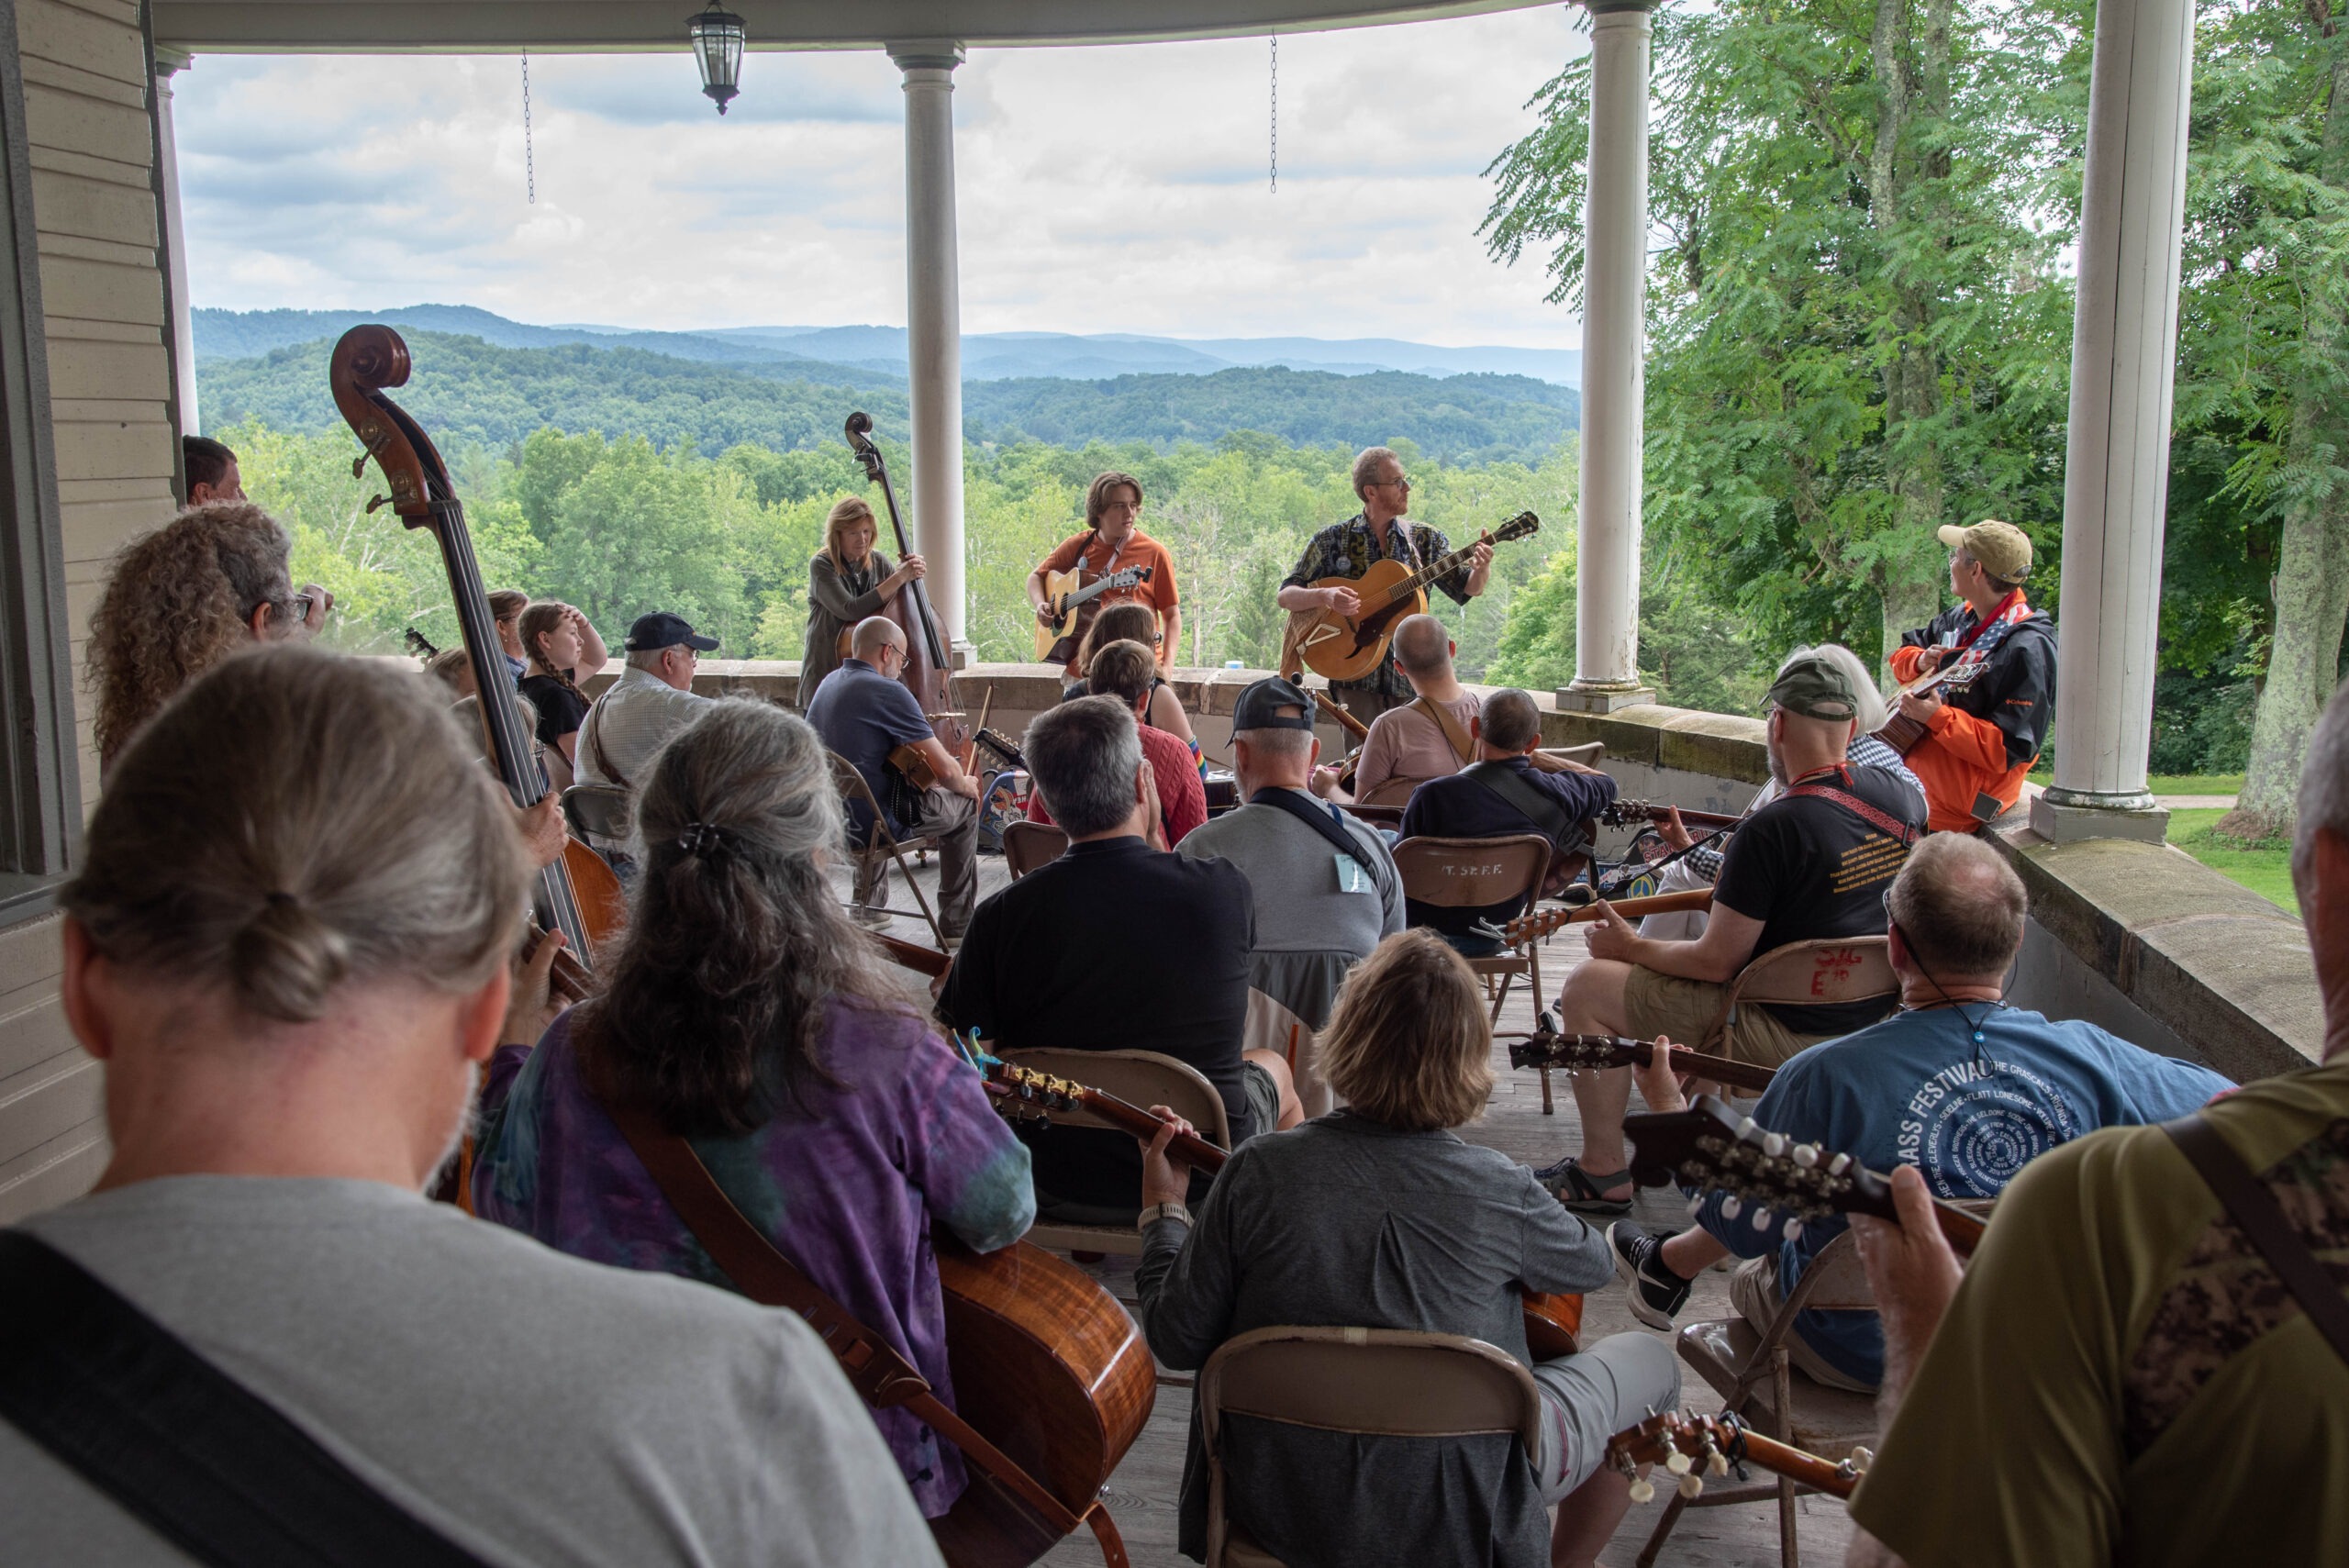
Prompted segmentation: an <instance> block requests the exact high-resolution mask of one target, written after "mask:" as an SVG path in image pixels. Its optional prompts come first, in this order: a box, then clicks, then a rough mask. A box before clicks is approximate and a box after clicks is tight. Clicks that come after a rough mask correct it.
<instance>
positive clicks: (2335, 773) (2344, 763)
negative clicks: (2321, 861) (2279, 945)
mask: <svg viewBox="0 0 2349 1568" xmlns="http://www.w3.org/2000/svg"><path fill="white" fill-rule="evenodd" d="M2320 831H2324V832H2330V833H2334V834H2337V835H2339V836H2340V837H2341V838H2343V839H2344V840H2349V684H2344V685H2343V686H2342V687H2341V688H2340V689H2339V690H2338V691H2336V692H2334V693H2333V694H2332V700H2331V701H2330V702H2328V703H2326V704H2325V705H2324V711H2323V712H2322V713H2321V714H2320V715H2318V716H2317V721H2316V728H2315V729H2314V730H2313V731H2312V732H2310V736H2309V754H2308V757H2307V759H2306V761H2304V762H2302V763H2301V765H2300V799H2299V827H2298V828H2297V829H2296V831H2295V832H2294V834H2293V839H2292V885H2293V888H2294V889H2295V890H2296V891H2297V892H2298V893H2299V895H2300V906H2301V907H2302V908H2303V909H2306V908H2311V907H2313V906H2314V904H2315V895H2316V836H2317V834H2318V833H2319V832H2320Z"/></svg>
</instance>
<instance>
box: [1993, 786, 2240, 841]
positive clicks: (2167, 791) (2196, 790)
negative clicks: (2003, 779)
mask: <svg viewBox="0 0 2349 1568" xmlns="http://www.w3.org/2000/svg"><path fill="white" fill-rule="evenodd" d="M2031 782H2032V783H2033V784H2037V785H2039V787H2040V788H2042V789H2045V788H2046V787H2047V786H2048V785H2050V784H2054V782H2055V774H2054V772H2053V771H2043V772H2041V773H2033V774H2032V775H2031ZM2145 787H2146V788H2148V789H2150V790H2152V791H2153V792H2154V794H2155V795H2241V794H2242V793H2243V775H2242V774H2241V773H2155V774H2154V776H2153V777H2152V778H2150V779H2148V780H2147V781H2146V782H2145ZM2176 837H2177V835H2176V829H2175V828H2172V830H2171V833H2170V839H2171V841H2172V842H2173V843H2174V842H2176Z"/></svg>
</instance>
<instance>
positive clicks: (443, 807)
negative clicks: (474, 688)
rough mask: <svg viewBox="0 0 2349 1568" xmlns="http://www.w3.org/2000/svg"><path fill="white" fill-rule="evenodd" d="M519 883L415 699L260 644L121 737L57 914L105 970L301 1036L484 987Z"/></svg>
mask: <svg viewBox="0 0 2349 1568" xmlns="http://www.w3.org/2000/svg"><path fill="white" fill-rule="evenodd" d="M528 873H529V868H528V866H527V864H526V863H525V859H524V856H523V852H522V845H521V841H520V840H519V838H518V835H517V834H516V833H515V831H514V827H513V823H512V821H511V820H510V818H509V817H508V815H507V809H506V806H505V805H504V803H503V802H502V801H501V800H500V799H499V798H498V796H497V795H496V793H495V786H494V785H493V784H491V783H490V782H489V778H488V775H486V774H485V773H483V772H482V770H481V768H480V767H479V766H478V765H476V764H475V763H474V762H473V759H472V758H471V757H470V756H469V755H468V754H467V752H466V750H465V746H464V744H463V741H462V740H461V739H460V737H459V734H458V730H457V728H456V725H455V724H454V723H453V722H452V721H451V719H450V717H449V716H448V713H447V709H446V706H445V705H444V703H443V702H442V700H441V699H440V697H439V696H438V695H435V693H434V692H433V690H432V689H431V688H429V687H428V686H427V685H426V684H424V683H422V682H420V681H417V679H415V677H414V676H413V675H412V674H411V673H408V672H406V671H404V670H402V669H400V668H399V667H398V666H396V665H393V664H389V663H384V664H378V663H376V662H373V661H367V660H358V659H350V658H345V657H342V656H340V655H339V654H333V653H328V652H324V651H320V650H317V649H313V648H307V647H301V646H279V647H271V648H265V649H259V650H256V651H251V652H249V653H241V654H239V655H237V656H235V657H233V658H230V659H228V660H226V661H224V662H222V663H221V664H219V665H218V666H217V668H215V669H214V670H212V671H211V672H210V673H207V674H206V675H204V676H202V677H201V678H200V679H198V680H197V681H196V682H195V684H192V685H190V686H189V687H188V688H187V689H186V690H185V691H184V692H183V693H182V694H181V695H179V697H178V698H177V699H176V700H174V701H173V702H172V703H171V704H170V705H168V706H165V707H164V709H163V710H162V711H161V713H159V714H157V715H156V716H155V717H154V719H153V720H152V721H150V723H149V724H148V725H147V726H146V727H145V728H143V729H142V730H141V731H140V732H139V736H138V738H137V739H136V740H133V741H132V742H131V744H130V746H129V748H128V750H126V751H124V752H123V754H122V755H121V757H120V758H119V759H117V762H116V763H115V767H114V772H113V773H112V774H111V775H110V776H109V778H108V782H107V784H106V793H105V795H102V796H100V797H99V800H98V809H97V812H96V815H95V816H94V817H91V819H90V828H89V834H88V840H87V848H86V851H85V854H84V858H83V869H82V873H81V874H80V875H79V876H76V877H75V878H74V879H73V880H72V882H70V883H68V884H66V886H65V889H64V891H63V894H62V895H61V899H62V902H63V904H64V906H65V909H66V911H67V913H69V914H71V915H72V917H73V918H74V919H76V920H78V921H79V922H81V924H82V927H83V929H84V930H86V931H87V932H88V933H89V936H90V940H91V942H92V944H93V945H94V946H95V948H96V949H97V951H99V952H101V953H104V954H105V955H106V957H107V958H108V959H111V960H113V961H114V962H117V963H120V964H123V965H125V966H126V967H129V968H133V969H140V970H147V971H150V972H152V973H157V974H161V975H165V976H169V977H171V978H173V979H175V980H182V981H190V982H196V983H202V984H218V985H221V986H223V987H225V988H226V990H227V991H228V995H230V996H232V997H233V998H234V999H235V1001H236V1003H237V1005H238V1006H239V1007H240V1008H242V1009H243V1010H245V1011H246V1012H249V1013H251V1014H254V1015H257V1016H259V1017H262V1018H276V1019H281V1020H284V1021H285V1022H289V1023H301V1022H307V1021H309V1020H310V1019H313V1018H318V1017H320V1016H321V1015H323V1014H324V1013H325V1012H326V1010H327V1006H328V1002H329V1000H330V999H331V997H332V996H333V995H334V993H335V991H336V990H337V988H338V987H340V986H342V985H345V984H365V983H368V982H371V981H374V980H377V979H381V978H384V977H389V976H398V977H400V978H403V979H406V980H409V981H412V982H414V983H416V984H419V985H423V986H427V987H429V988H430V989H433V990H436V991H441V992H464V991H469V990H472V989H473V988H474V987H476V986H479V985H481V984H484V983H485V982H487V981H488V979H489V977H490V976H491V975H492V974H494V973H495V972H496V970H497V969H498V967H499V965H501V964H503V963H504V962H506V958H507V952H508V951H509V950H510V948H511V947H512V945H513V942H514V939H515V936H516V933H517V931H518V929H519V927H520V922H521V917H522V890H523V884H524V881H525V878H526V877H527V875H528Z"/></svg>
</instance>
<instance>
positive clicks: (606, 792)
mask: <svg viewBox="0 0 2349 1568" xmlns="http://www.w3.org/2000/svg"><path fill="white" fill-rule="evenodd" d="M562 815H563V817H564V818H565V819H566V820H567V821H569V822H570V824H571V830H572V832H573V834H575V835H577V836H578V837H579V838H582V839H584V840H587V841H588V842H589V843H590V844H596V843H609V844H625V843H627V842H628V839H629V834H630V833H633V832H634V831H635V830H636V796H635V795H633V794H631V793H630V792H629V791H628V790H625V789H622V788H621V787H620V786H619V785H618V784H573V785H572V786H571V787H570V788H569V789H567V790H564V791H563V792H562Z"/></svg>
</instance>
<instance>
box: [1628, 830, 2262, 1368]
mask: <svg viewBox="0 0 2349 1568" xmlns="http://www.w3.org/2000/svg"><path fill="white" fill-rule="evenodd" d="M1884 910H1885V916H1886V922H1887V935H1888V938H1889V946H1890V950H1891V951H1890V957H1891V960H1892V968H1893V973H1896V974H1898V976H1899V977H1900V1010H1899V1011H1898V1013H1895V1014H1894V1015H1893V1016H1892V1017H1891V1018H1887V1019H1885V1020H1884V1021H1883V1022H1882V1023H1879V1024H1876V1025H1874V1026H1873V1027H1871V1028H1868V1029H1861V1030H1860V1031H1858V1032H1857V1033H1855V1034H1847V1035H1845V1036H1844V1037H1843V1038H1842V1039H1841V1040H1830V1041H1828V1042H1826V1043H1825V1044H1822V1045H1815V1046H1812V1047H1811V1048H1810V1049H1809V1050H1808V1051H1804V1052H1802V1053H1801V1054H1800V1055H1798V1056H1797V1057H1795V1058H1794V1059H1793V1060H1792V1061H1790V1062H1787V1064H1786V1065H1785V1066H1783V1067H1781V1068H1779V1069H1778V1075H1777V1077H1776V1079H1775V1080H1773V1081H1772V1083H1771V1084H1770V1087H1769V1088H1768V1089H1767V1090H1766V1091H1765V1093H1764V1094H1763V1095H1762V1101H1761V1104H1759V1105H1757V1106H1754V1107H1753V1119H1754V1121H1755V1122H1756V1123H1758V1124H1759V1125H1761V1126H1763V1127H1765V1128H1767V1129H1770V1130H1771V1131H1773V1132H1776V1133H1780V1134H1783V1135H1784V1136H1785V1137H1787V1138H1788V1139H1791V1140H1794V1141H1796V1142H1798V1143H1811V1144H1816V1145H1817V1146H1818V1147H1820V1148H1821V1149H1827V1150H1833V1151H1836V1152H1839V1153H1844V1154H1849V1155H1851V1156H1852V1157H1853V1158H1854V1160H1857V1161H1858V1162H1860V1163H1861V1164H1863V1165H1865V1166H1867V1167H1868V1168H1869V1169H1870V1170H1874V1171H1889V1170H1891V1169H1893V1168H1894V1167H1895V1166H1896V1165H1914V1166H1916V1167H1917V1168H1918V1170H1919V1172H1920V1173H1921V1174H1922V1175H1923V1176H1924V1178H1925V1184H1926V1186H1927V1187H1928V1188H1929V1189H1930V1190H1931V1191H1932V1194H1933V1195H1934V1196H1936V1197H1942V1198H1956V1199H1965V1198H1987V1197H1996V1196H1998V1194H1999V1193H2000V1192H2001V1191H2003V1190H2004V1189H2005V1187H2006V1185H2007V1184H2008V1183H2009V1182H2011V1181H2012V1180H2014V1179H2015V1176H2016V1175H2017V1174H2018V1173H2020V1172H2021V1170H2022V1168H2023V1166H2024V1165H2025V1164H2027V1163H2028V1162H2031V1161H2032V1160H2033V1159H2036V1158H2037V1157H2038V1156H2039V1155H2041V1154H2043V1153H2044V1152H2046V1151H2048V1150H2050V1149H2053V1148H2054V1147H2055V1146H2056V1145H2058V1144H2061V1143H2068V1142H2070V1141H2071V1140H2073V1139H2075V1138H2077V1137H2079V1136H2080V1135H2081V1134H2083V1133H2086V1132H2092V1131H2094V1130H2095V1129H2098V1128H2100V1127H2138V1126H2143V1125H2146V1124H2149V1123H2153V1122H2158V1121H2165V1120H2168V1119H2169V1118H2173V1117H2182V1116H2187V1115H2189V1114H2191V1113H2192V1112H2194V1111H2196V1110H2199V1108H2201V1106H2204V1105H2205V1104H2207V1103H2209V1101H2210V1098H2211V1096H2213V1095H2219V1094H2222V1093H2224V1092H2225V1091H2226V1090H2228V1089H2230V1088H2232V1086H2233V1085H2232V1084H2229V1083H2228V1081H2227V1080H2226V1079H2224V1078H2222V1077H2221V1076H2220V1075H2219V1074H2218V1073H2213V1072H2211V1071H2210V1070H2209V1069H2208V1068H2205V1067H2198V1066H2195V1065H2194V1064H2192V1063H2191V1062H2180V1061H2176V1060H2175V1059H2174V1058H2171V1057H2166V1056H2161V1055H2157V1054H2155V1053H2154V1052H2153V1051H2146V1050H2143V1049H2142V1048H2140V1047H2138V1046H2134V1045H2132V1044H2131V1043H2129V1041H2127V1040H2121V1039H2120V1038H2119V1037H2117V1036H2114V1035H2110V1034H2108V1033H2106V1032H2105V1031H2104V1030H2103V1029H2099V1028H2097V1026H2096V1025H2094V1024H2091V1023H2085V1022H2082V1021H2080V1020H2077V1019H2066V1020H2064V1021H2062V1022H2060V1023H2059V1022H2054V1021H2052V1020H2050V1019H2048V1018H2043V1017H2042V1016H2041V1015H2040V1014H2037V1013H2034V1012H2031V1011H2028V1010H2027V1009H2024V1008H2021V1007H2010V1006H2008V1005H2007V1004H2006V1002H2005V1001H2004V1000H2003V999H2002V998H2003V997H2004V995H2005V992H2006V980H2007V973H2008V972H2009V970H2010V969H2011V968H2012V967H2013V965H2014V961H2015V956H2016V954H2017V953H2019V952H2020V951H2021V949H2022V935H2023V920H2024V917H2025V916H2026V915H2027V914H2028V913H2029V901H2028V899H2027V898H2026V897H2025V896H2024V894H2023V885H2022V880H2021V878H2020V877H2018V876H2016V875H2015V873H2014V871H2013V868H2011V867H2010V866H2009V865H2008V864H2007V862H2006V859H2005V857H2004V856H2003V855H2001V854H2000V853H1999V852H1998V851H1997V850H1996V849H1994V848H1992V847H1991V846H1990V845H1989V844H1987V843H1986V842H1984V841H1983V840H1980V839H1975V838H1968V837H1965V836H1962V835H1958V834H1948V833H1943V834H1936V835H1935V836H1933V837H1932V838H1930V839H1926V840H1923V841H1922V842H1920V844H1918V846H1917V847H1916V849H1915V850H1913V851H1910V853H1909V860H1908V863H1907V864H1905V865H1904V866H1902V867H1901V869H1900V874H1899V876H1898V878H1897V879H1896V880H1895V881H1894V882H1893V884H1892V885H1891V887H1889V888H1888V889H1887V890H1886V892H1885V895H1884ZM1640 1089H1641V1093H1642V1095H1643V1096H1644V1097H1645V1098H1646V1100H1647V1102H1648V1104H1649V1106H1650V1107H1651V1108H1653V1109H1655V1110H1658V1111H1669V1110H1677V1109H1679V1108H1680V1106H1681V1097H1680V1090H1679V1087H1678V1085H1677V1084H1675V1082H1674V1080H1673V1077H1672V1074H1671V1073H1670V1072H1669V1071H1667V1072H1665V1073H1662V1074H1660V1075H1659V1074H1658V1073H1653V1072H1646V1073H1642V1075H1641V1077H1640ZM1697 1225H1698V1228H1697V1229H1692V1230H1684V1231H1682V1232H1680V1234H1678V1235H1676V1236H1673V1237H1669V1238H1664V1237H1658V1236H1653V1235H1650V1234H1649V1233H1648V1232H1646V1231H1644V1230H1642V1229H1640V1228H1639V1227H1637V1226H1635V1225H1632V1224H1631V1223H1630V1222H1628V1221H1619V1222H1617V1223H1616V1224H1615V1225H1613V1226H1611V1227H1610V1228H1609V1229H1608V1232H1607V1239H1608V1241H1609V1244H1610V1245H1611V1246H1612V1247H1613V1248H1614V1251H1615V1259H1616V1270H1617V1273H1618V1274H1619V1275H1620V1277H1621V1278H1622V1279H1623V1280H1624V1281H1625V1283H1626V1284H1628V1285H1629V1287H1630V1290H1631V1311H1632V1313H1633V1315H1634V1316H1636V1317H1637V1318H1639V1319H1640V1321H1641V1322H1642V1323H1645V1324H1647V1325H1649V1326H1650V1327H1651V1328H1656V1329H1669V1328H1671V1327H1672V1318H1673V1315H1674V1314H1675V1313H1676V1312H1678V1311H1679V1310H1680V1309H1681V1308H1682V1307H1685V1306H1687V1301H1688V1291H1689V1282H1690V1281H1691V1280H1693V1279H1695V1278H1696V1276H1697V1275H1698V1273H1700V1272H1702V1271H1703V1270H1704V1269H1706V1268H1708V1267H1709V1266H1710V1265H1711V1264H1712V1263H1714V1262H1717V1261H1719V1260H1720V1259H1721V1258H1724V1257H1727V1256H1729V1255H1730V1254H1731V1253H1734V1254H1736V1255H1737V1256H1739V1257H1742V1258H1745V1259H1747V1260H1749V1261H1748V1262H1746V1263H1745V1265H1744V1266H1743V1267H1742V1268H1741V1269H1739V1270H1738V1272H1737V1273H1736V1274H1735V1275H1733V1276H1732V1277H1731V1281H1730V1304H1731V1306H1733V1307H1736V1308H1737V1311H1738V1315H1739V1316H1740V1317H1742V1318H1745V1319H1746V1320H1747V1321H1749V1322H1751V1323H1753V1324H1754V1325H1755V1326H1756V1328H1757V1329H1767V1328H1768V1327H1769V1324H1770V1320H1771V1319H1772V1318H1775V1317H1776V1315H1777V1311H1778V1307H1779V1305H1780V1304H1781V1303H1783V1302H1784V1301H1785V1300H1786V1297H1787V1292H1789V1291H1791V1290H1792V1289H1793V1288H1794V1286H1795V1282H1796V1281H1798V1280H1799V1279H1800V1278H1801V1277H1802V1273H1803V1271H1804V1270H1805V1269H1806V1268H1808V1267H1809V1264H1810V1262H1811V1260H1812V1259H1814V1258H1816V1257H1818V1256H1819V1254H1820V1251H1821V1250H1822V1249H1824V1248H1825V1247H1826V1245H1827V1243H1828V1242H1830V1241H1831V1240H1834V1239H1835V1238H1836V1237H1837V1236H1839V1235H1841V1234H1842V1231H1843V1227H1844V1221H1843V1220H1842V1218H1828V1219H1824V1220H1812V1221H1809V1222H1806V1223H1805V1224H1804V1226H1803V1228H1802V1233H1801V1234H1800V1235H1799V1236H1798V1237H1797V1238H1795V1239H1794V1240H1780V1239H1779V1236H1778V1234H1777V1232H1776V1230H1775V1229H1774V1230H1773V1231H1772V1232H1771V1233H1770V1234H1768V1235H1766V1236H1765V1235H1764V1234H1763V1233H1761V1232H1759V1231H1757V1230H1755V1229H1753V1226H1752V1224H1750V1223H1748V1221H1747V1220H1746V1219H1745V1218H1741V1217H1740V1216H1739V1215H1737V1214H1736V1213H1735V1212H1731V1213H1727V1214H1724V1212H1723V1209H1722V1202H1721V1198H1720V1195H1718V1194H1716V1195H1712V1196H1710V1197H1708V1198H1707V1199H1705V1201H1704V1203H1703V1205H1702V1206H1701V1207H1699V1208H1698V1211H1697ZM1787 1356H1788V1357H1789V1359H1791V1360H1792V1361H1793V1362H1794V1364H1795V1366H1796V1367H1797V1368H1798V1370H1800V1371H1801V1372H1802V1373H1805V1374H1806V1375H1807V1376H1809V1378H1810V1379H1811V1381H1812V1382H1814V1383H1819V1384H1822V1385H1826V1386H1828V1387H1831V1388H1844V1389H1853V1390H1859V1391H1866V1390H1872V1389H1874V1388H1875V1387H1876V1385H1878V1384H1879V1383H1881V1382H1882V1381H1883V1378H1884V1329H1883V1325H1882V1323H1881V1321H1880V1320H1879V1319H1878V1318H1877V1317H1876V1314H1875V1313H1873V1312H1806V1313H1803V1314H1802V1315H1801V1316H1800V1317H1798V1318H1796V1319H1795V1333H1794V1335H1793V1336H1792V1337H1791V1338H1790V1339H1789V1340H1787Z"/></svg>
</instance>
